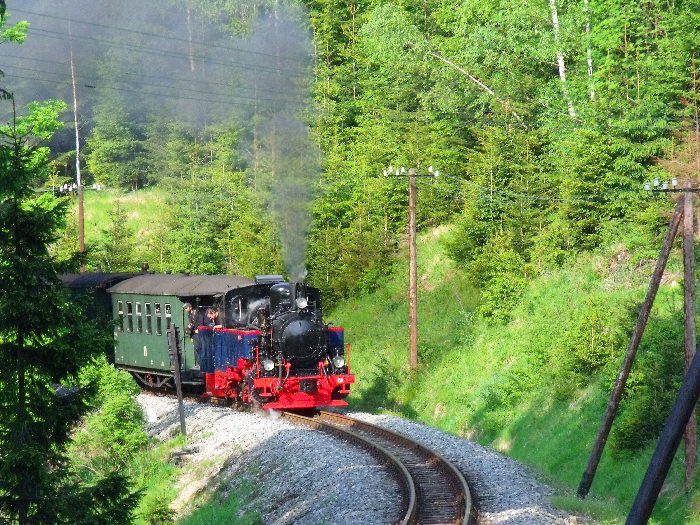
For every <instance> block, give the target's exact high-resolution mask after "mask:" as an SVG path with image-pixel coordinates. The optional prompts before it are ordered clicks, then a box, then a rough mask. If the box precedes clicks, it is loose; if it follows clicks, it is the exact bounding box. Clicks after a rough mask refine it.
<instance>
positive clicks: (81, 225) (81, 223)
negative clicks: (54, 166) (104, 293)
mask: <svg viewBox="0 0 700 525" xmlns="http://www.w3.org/2000/svg"><path fill="white" fill-rule="evenodd" d="M68 41H69V47H70V77H71V81H72V83H73V122H74V124H75V176H76V182H77V184H78V238H79V243H80V272H81V273H82V272H85V212H84V206H83V181H82V179H81V177H80V130H79V128H78V121H79V120H80V117H79V113H78V90H77V87H76V75H75V62H74V61H73V33H72V30H71V24H70V21H68Z"/></svg>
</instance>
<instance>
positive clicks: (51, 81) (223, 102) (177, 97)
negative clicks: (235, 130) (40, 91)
mask: <svg viewBox="0 0 700 525" xmlns="http://www.w3.org/2000/svg"><path fill="white" fill-rule="evenodd" d="M5 77H8V78H21V79H24V80H33V81H35V82H44V83H47V84H52V85H56V84H59V85H70V81H59V80H55V79H45V78H37V77H27V76H23V75H11V74H6V75H5ZM104 89H110V90H112V91H119V92H123V93H135V94H137V95H140V96H153V97H158V98H165V99H172V100H192V101H194V102H209V103H211V104H221V105H227V106H238V107H250V104H244V103H236V102H232V101H230V100H210V99H205V98H194V97H184V96H181V95H169V94H165V93H154V92H147V91H139V90H136V89H126V88H118V87H114V86H104ZM271 100H273V99H271ZM273 101H274V100H273ZM279 108H280V109H295V108H294V107H292V106H286V105H284V104H282V105H281V106H279Z"/></svg>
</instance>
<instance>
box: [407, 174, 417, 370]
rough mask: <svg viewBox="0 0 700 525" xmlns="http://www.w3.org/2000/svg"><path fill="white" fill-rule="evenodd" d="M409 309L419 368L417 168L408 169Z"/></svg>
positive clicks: (412, 362)
mask: <svg viewBox="0 0 700 525" xmlns="http://www.w3.org/2000/svg"><path fill="white" fill-rule="evenodd" d="M408 259H409V270H408V309H409V314H408V318H409V321H408V323H409V332H410V354H409V364H410V367H411V370H415V369H416V368H418V314H417V312H416V307H417V302H418V284H417V281H418V277H417V273H418V272H417V268H416V170H415V169H414V168H410V169H409V170H408Z"/></svg>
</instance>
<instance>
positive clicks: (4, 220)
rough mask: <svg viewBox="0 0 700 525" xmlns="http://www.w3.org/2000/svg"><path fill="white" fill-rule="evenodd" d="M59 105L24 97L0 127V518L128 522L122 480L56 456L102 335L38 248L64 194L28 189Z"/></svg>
mask: <svg viewBox="0 0 700 525" xmlns="http://www.w3.org/2000/svg"><path fill="white" fill-rule="evenodd" d="M10 101H11V102H12V109H13V114H14V102H13V101H12V100H11V99H10ZM63 109H65V104H64V103H62V102H48V103H45V104H37V103H33V104H31V105H30V107H29V114H28V116H27V117H24V118H17V117H14V118H13V121H12V122H11V123H10V124H8V125H5V126H2V127H0V360H1V361H2V363H3V365H2V367H1V368H0V521H5V520H8V521H13V522H14V521H17V522H19V523H20V524H21V525H24V524H30V523H65V522H71V523H86V524H87V523H107V520H108V519H109V520H110V523H128V522H130V519H131V510H130V509H131V508H133V505H134V502H135V499H136V496H135V495H133V494H131V492H130V488H129V482H128V481H127V478H126V477H124V476H123V475H121V474H119V473H116V472H114V473H109V474H108V475H106V476H105V477H103V478H101V479H99V480H96V481H95V482H94V483H92V484H91V485H90V486H82V485H81V483H80V481H79V479H78V477H77V476H75V475H73V474H71V471H70V469H69V468H68V465H67V462H66V459H65V454H64V451H65V446H66V444H67V442H68V440H69V433H70V431H71V428H72V427H73V425H74V423H75V422H76V421H77V420H78V418H79V417H80V416H81V415H82V414H83V413H84V412H85V411H86V409H87V401H88V400H89V398H90V396H91V394H92V389H91V388H89V387H86V388H77V384H78V372H79V371H80V370H81V368H82V367H83V366H85V365H86V364H88V363H90V362H92V361H93V360H94V359H97V358H99V357H101V355H100V354H101V349H102V348H104V344H101V343H100V341H104V342H106V338H107V337H109V334H108V330H105V328H106V327H103V328H102V329H100V328H99V327H98V326H97V325H96V324H94V323H91V322H89V321H86V320H85V315H84V311H83V309H82V308H81V307H80V305H78V304H75V303H72V302H69V300H68V297H67V295H66V292H65V290H64V288H63V287H62V286H61V283H60V280H59V278H58V272H59V271H60V270H61V267H60V265H59V263H58V262H57V261H56V259H55V258H54V257H53V256H52V255H51V254H50V253H49V251H48V249H47V246H48V245H49V244H50V243H51V242H53V241H55V240H56V234H57V232H59V231H60V227H61V225H62V224H63V222H64V218H65V214H66V205H67V203H66V201H65V199H57V198H56V197H54V196H53V194H51V193H43V194H37V193H35V192H34V191H33V189H32V187H31V182H32V181H33V180H34V179H35V178H36V177H37V176H38V175H39V174H41V173H44V175H46V173H45V169H46V166H47V158H48V150H47V149H46V148H45V147H43V146H42V142H43V141H46V140H48V139H49V138H50V137H51V135H52V134H53V133H54V132H55V131H56V130H57V129H58V128H59V126H60V125H59V121H58V114H59V112H60V111H61V110H63ZM78 508H80V509H81V516H79V517H76V516H75V509H78Z"/></svg>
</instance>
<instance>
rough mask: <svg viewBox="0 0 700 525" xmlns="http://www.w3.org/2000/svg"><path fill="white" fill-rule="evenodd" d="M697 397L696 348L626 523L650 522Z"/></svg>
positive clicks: (698, 370) (699, 365)
mask: <svg viewBox="0 0 700 525" xmlns="http://www.w3.org/2000/svg"><path fill="white" fill-rule="evenodd" d="M681 202H682V201H681ZM698 397H700V355H698V353H697V351H696V353H695V357H694V358H693V361H692V362H691V363H690V368H689V369H688V373H687V374H686V376H685V377H684V378H683V384H682V385H681V389H680V390H679V391H678V396H677V397H676V401H675V402H674V404H673V408H672V409H671V413H670V414H669V415H668V418H667V419H666V423H665V424H664V427H663V431H662V432H661V437H659V443H658V444H657V445H656V450H655V451H654V455H653V456H652V457H651V461H650V462H649V467H647V471H646V474H645V475H644V479H643V480H642V485H641V486H640V487H639V492H637V497H636V498H635V499H634V503H633V504H632V508H631V509H630V512H629V514H628V515H627V521H626V522H625V524H626V525H646V524H647V523H648V522H649V517H650V516H651V513H652V511H653V510H654V505H655V504H656V500H657V498H658V497H659V492H660V491H661V487H662V486H663V484H664V481H665V480H666V476H667V475H668V471H669V469H670V468H671V463H673V457H674V456H675V455H676V451H677V450H678V445H679V444H680V442H681V437H683V428H684V427H685V425H686V424H687V422H688V420H689V418H690V413H691V412H692V411H693V410H694V407H695V405H696V403H697V402H698Z"/></svg>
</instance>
